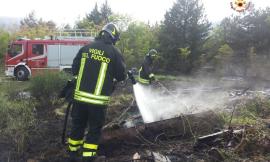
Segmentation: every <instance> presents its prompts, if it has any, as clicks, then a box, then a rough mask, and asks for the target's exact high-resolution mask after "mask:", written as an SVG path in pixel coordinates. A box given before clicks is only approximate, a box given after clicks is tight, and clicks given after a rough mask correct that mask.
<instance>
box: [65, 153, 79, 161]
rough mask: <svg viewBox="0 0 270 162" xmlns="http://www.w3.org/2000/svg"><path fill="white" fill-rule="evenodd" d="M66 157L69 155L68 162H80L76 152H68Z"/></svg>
mask: <svg viewBox="0 0 270 162" xmlns="http://www.w3.org/2000/svg"><path fill="white" fill-rule="evenodd" d="M68 155H69V159H68V162H80V158H79V155H78V152H74V151H72V152H69V153H68Z"/></svg>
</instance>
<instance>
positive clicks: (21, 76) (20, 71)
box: [15, 67, 29, 81]
mask: <svg viewBox="0 0 270 162" xmlns="http://www.w3.org/2000/svg"><path fill="white" fill-rule="evenodd" d="M15 77H16V79H17V80H19V81H25V80H27V79H28V77H29V71H28V70H27V69H26V68H25V67H19V68H17V69H16V70H15Z"/></svg>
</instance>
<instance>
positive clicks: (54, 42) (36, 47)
mask: <svg viewBox="0 0 270 162" xmlns="http://www.w3.org/2000/svg"><path fill="white" fill-rule="evenodd" d="M87 38H88V39H85V38H84V39H52V38H51V39H47V40H28V39H18V40H16V41H13V42H12V43H11V44H10V45H9V48H8V52H7V54H6V57H5V74H6V76H13V77H16V79H17V80H20V81H23V80H27V79H28V78H29V77H31V76H32V75H33V74H35V73H37V72H38V71H42V70H59V71H61V70H68V69H70V68H71V64H72V61H73V59H74V57H75V56H76V54H77V52H78V51H79V49H80V48H81V47H82V46H84V45H85V44H88V43H89V42H91V41H92V40H93V37H87Z"/></svg>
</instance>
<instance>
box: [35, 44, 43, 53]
mask: <svg viewBox="0 0 270 162" xmlns="http://www.w3.org/2000/svg"><path fill="white" fill-rule="evenodd" d="M32 53H33V54H35V55H43V54H44V45H43V44H33V45H32Z"/></svg>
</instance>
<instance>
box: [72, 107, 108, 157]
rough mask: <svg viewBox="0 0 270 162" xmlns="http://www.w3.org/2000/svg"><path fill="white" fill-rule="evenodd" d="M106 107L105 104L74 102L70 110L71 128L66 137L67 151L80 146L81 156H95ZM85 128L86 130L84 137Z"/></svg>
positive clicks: (75, 150) (76, 150) (76, 149)
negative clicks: (67, 137)
mask: <svg viewBox="0 0 270 162" xmlns="http://www.w3.org/2000/svg"><path fill="white" fill-rule="evenodd" d="M106 108H107V106H99V105H91V104H85V103H79V102H74V104H73V108H72V112H71V117H72V128H71V132H70V136H69V139H68V144H69V146H68V150H69V152H78V150H79V149H80V148H82V157H83V158H91V157H94V156H96V152H97V149H98V143H99V140H100V136H101V129H102V127H103V124H104V122H105V114H106ZM87 126H88V127H87ZM86 128H88V132H87V134H86V137H85V138H84V133H85V129H86Z"/></svg>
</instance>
